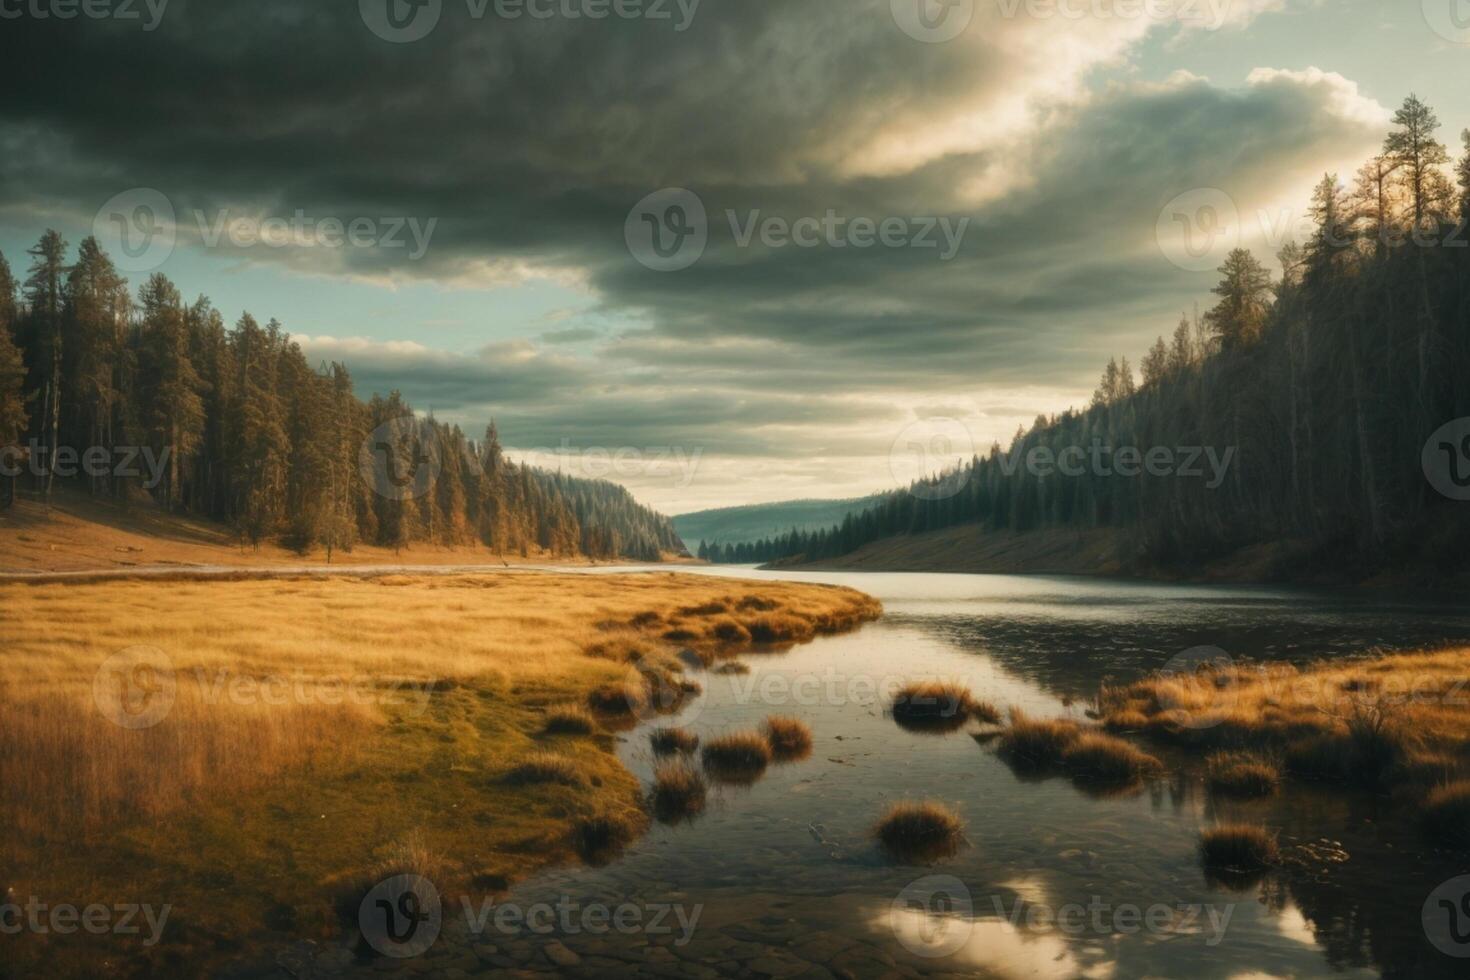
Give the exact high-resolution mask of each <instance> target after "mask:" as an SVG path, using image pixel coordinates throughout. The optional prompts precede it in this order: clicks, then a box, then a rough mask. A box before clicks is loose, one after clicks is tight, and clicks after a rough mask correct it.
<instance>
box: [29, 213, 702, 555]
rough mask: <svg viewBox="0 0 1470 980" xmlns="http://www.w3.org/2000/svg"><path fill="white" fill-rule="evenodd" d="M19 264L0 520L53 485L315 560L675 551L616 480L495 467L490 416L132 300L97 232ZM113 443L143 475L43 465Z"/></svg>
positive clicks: (179, 305)
mask: <svg viewBox="0 0 1470 980" xmlns="http://www.w3.org/2000/svg"><path fill="white" fill-rule="evenodd" d="M29 255H30V259H31V264H30V269H29V272H28V274H27V276H26V278H25V280H24V282H23V283H20V284H17V282H16V280H15V278H14V276H13V273H12V271H11V268H10V265H9V263H8V262H7V261H6V260H5V258H4V256H3V255H0V461H4V462H6V464H7V471H8V473H7V475H8V476H9V478H8V479H0V507H6V506H9V505H10V504H11V503H13V501H14V499H15V497H16V493H17V490H18V488H27V489H29V491H30V492H33V493H35V494H37V495H38V496H41V497H43V498H45V499H46V500H48V501H49V500H50V499H51V495H52V494H53V493H54V492H55V490H56V489H57V486H58V477H60V482H61V483H63V484H65V483H68V482H71V483H75V484H78V485H79V486H81V487H83V488H84V489H85V490H86V491H87V492H88V493H90V494H91V495H93V496H95V497H105V498H111V499H116V500H121V501H128V500H130V499H136V498H137V497H138V495H139V494H142V493H147V494H150V495H151V496H152V497H153V499H154V500H155V501H156V502H157V503H158V504H159V505H161V506H163V507H166V508H168V509H169V510H171V511H176V510H182V511H187V512H190V513H193V514H197V515H201V516H205V517H209V518H212V519H215V520H218V521H223V522H226V523H227V524H228V525H229V526H230V527H232V528H233V529H234V530H235V532H236V534H237V535H238V536H239V539H240V540H241V542H242V543H244V542H249V543H250V544H252V545H255V546H258V545H259V544H260V543H261V542H262V541H265V540H267V539H279V540H280V541H282V542H283V543H285V544H286V545H288V546H290V547H293V548H296V549H298V550H300V551H303V552H305V551H309V550H312V549H314V548H318V547H320V548H323V549H325V550H326V552H327V556H328V558H329V559H330V557H331V554H332V553H333V552H334V551H336V550H350V549H351V548H352V547H353V546H354V545H355V544H356V543H358V542H367V543H371V544H378V545H385V546H390V547H393V548H395V549H401V548H406V547H408V546H410V545H412V544H416V543H424V544H432V545H436V546H463V545H474V544H478V545H483V546H485V547H487V548H490V549H492V550H494V551H495V552H497V553H500V554H504V553H507V552H509V553H519V554H521V555H528V554H531V553H533V552H534V553H538V554H539V553H543V552H545V553H550V554H553V555H578V554H580V555H587V556H591V557H596V558H614V557H623V558H634V559H639V560H655V561H656V560H658V558H659V557H660V555H661V553H664V552H682V551H683V545H682V543H681V542H680V541H679V538H678V536H677V535H676V534H675V532H674V529H673V526H672V524H671V523H670V522H669V520H668V519H667V518H665V517H663V516H662V515H660V514H657V513H655V512H654V511H652V510H649V509H648V508H646V507H642V506H640V505H639V504H638V503H637V502H636V501H635V500H634V499H633V497H632V495H630V494H629V493H628V492H627V491H626V490H625V489H623V488H622V487H620V486H617V485H615V484H612V483H608V482H605V481H600V480H583V479H577V478H573V477H570V476H566V475H563V474H560V473H548V472H544V471H542V470H538V469H535V468H533V467H531V466H528V465H518V464H516V463H514V462H512V461H510V460H508V459H507V458H506V457H505V454H504V451H503V450H502V447H501V444H500V439H499V434H498V433H497V431H496V428H495V425H494V423H491V425H490V426H489V427H488V428H487V429H486V431H485V434H484V437H483V438H482V439H480V440H473V439H470V438H468V437H467V436H466V435H465V434H464V433H463V432H462V431H461V430H460V429H459V427H458V426H451V425H447V424H445V423H442V422H438V421H436V420H434V419H432V418H428V419H421V418H417V417H416V416H415V415H414V413H413V410H412V409H411V407H410V406H409V405H408V403H407V402H405V401H404V399H403V398H402V396H401V395H400V394H399V393H398V392H396V391H394V392H391V393H390V394H389V395H388V396H387V397H382V396H378V395H374V396H373V397H372V399H371V400H370V401H369V402H367V403H366V404H364V403H363V402H362V401H360V400H359V399H358V398H357V397H356V396H355V395H354V393H353V388H352V379H351V377H350V375H349V374H348V371H347V368H346V367H345V366H344V365H342V364H337V363H333V364H331V365H323V366H322V367H321V369H320V370H313V369H312V367H311V366H310V364H309V363H308V362H307V360H306V356H305V355H304V354H303V352H302V350H301V347H300V345H298V344H297V343H295V342H293V341H292V340H291V338H290V336H289V335H287V334H286V333H285V331H284V330H283V328H282V327H281V325H280V324H279V323H277V322H276V321H275V320H271V321H270V322H269V323H267V324H266V325H264V326H261V324H260V323H258V322H257V321H256V319H255V318H254V317H253V316H251V315H250V314H249V313H245V314H244V315H242V316H241V317H240V319H239V320H238V321H237V322H236V323H235V325H234V327H233V328H232V329H230V328H227V327H226V325H225V321H224V317H223V316H222V314H221V313H220V311H219V310H217V309H216V308H215V307H214V306H213V305H212V304H211V303H210V301H209V300H208V299H207V298H203V297H201V298H200V299H198V300H196V301H195V302H193V303H186V302H185V301H184V300H183V297H182V295H181V294H180V292H179V290H178V289H177V288H176V287H175V286H174V284H173V283H172V282H170V281H169V279H168V278H167V277H166V276H164V275H162V274H154V275H152V276H150V277H149V278H148V279H147V281H146V282H144V283H143V284H142V286H141V287H140V289H139V290H138V294H137V298H136V300H135V299H134V298H133V296H132V295H131V293H130V291H129V288H128V282H127V280H126V279H124V278H123V277H122V276H121V275H120V274H119V272H118V270H117V268H116V267H115V265H114V264H113V262H112V261H111V259H110V258H109V257H108V256H107V254H106V252H105V251H104V250H103V249H102V248H101V247H100V246H99V245H98V243H97V241H96V240H95V239H94V238H91V237H88V238H87V239H86V240H84V241H83V242H82V243H81V246H80V248H79V250H78V253H77V255H76V260H75V262H72V263H71V264H68V263H67V244H66V242H65V241H63V239H62V237H61V235H59V234H58V233H57V232H55V231H47V232H46V233H45V234H44V235H43V236H42V237H41V239H40V241H39V242H38V243H37V244H36V245H35V247H33V248H32V249H30V251H29ZM124 447H127V448H128V449H130V450H132V449H137V448H139V447H142V448H146V449H147V450H148V451H149V452H150V453H151V454H152V455H151V457H150V458H153V459H156V460H158V461H160V465H159V467H158V468H159V470H160V472H159V473H158V474H157V475H156V479H152V480H145V479H143V477H142V476H141V475H140V474H138V473H136V472H129V471H126V468H124V467H120V466H119V467H111V468H109V467H108V466H91V467H83V469H85V470H86V472H85V473H80V472H79V473H76V474H75V475H74V476H72V477H70V478H68V477H67V475H66V469H67V468H66V467H64V466H58V455H59V453H58V450H61V453H62V454H70V456H67V455H62V459H63V460H64V461H67V462H70V463H71V464H72V465H71V467H70V468H71V469H73V470H75V469H77V467H76V465H75V462H76V459H77V458H78V457H82V456H83V455H84V454H86V453H88V452H89V451H90V452H93V453H95V454H96V460H97V461H102V460H110V459H113V458H114V456H123V455H125V453H124V451H123V450H124ZM17 471H19V472H18V473H17ZM59 471H61V472H59Z"/></svg>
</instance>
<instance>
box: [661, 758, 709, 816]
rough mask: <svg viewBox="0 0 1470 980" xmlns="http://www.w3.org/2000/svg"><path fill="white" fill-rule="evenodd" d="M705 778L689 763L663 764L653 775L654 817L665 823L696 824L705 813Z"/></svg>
mask: <svg viewBox="0 0 1470 980" xmlns="http://www.w3.org/2000/svg"><path fill="white" fill-rule="evenodd" d="M707 792H708V790H707V787H706V786H705V781H704V776H703V774H701V773H700V771H699V770H698V769H696V768H694V766H693V765H691V764H690V763H689V762H688V760H685V759H678V760H675V761H671V762H661V763H659V765H658V768H657V769H655V770H654V773H653V794H652V795H653V813H654V816H655V817H657V818H658V820H659V822H661V823H679V822H680V821H685V820H693V819H694V818H695V817H697V816H698V815H699V814H701V813H703V812H704V801H705V795H706V793H707Z"/></svg>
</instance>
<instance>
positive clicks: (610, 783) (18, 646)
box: [0, 572, 880, 965]
mask: <svg viewBox="0 0 1470 980" xmlns="http://www.w3.org/2000/svg"><path fill="white" fill-rule="evenodd" d="M0 608H3V609H4V610H5V614H4V617H3V620H0V649H3V650H4V652H5V656H6V668H7V669H6V670H5V671H4V672H3V673H0V710H3V711H4V713H5V717H6V719H7V729H8V730H7V737H6V739H5V740H4V741H3V742H0V785H4V786H5V788H6V791H5V794H4V802H3V807H4V811H3V813H0V818H3V820H4V822H5V826H6V829H7V833H6V834H5V835H4V837H3V839H4V843H3V844H0V859H3V861H4V866H5V868H6V871H7V874H8V878H7V880H6V881H5V885H6V886H7V887H8V888H10V889H12V890H13V892H14V893H16V894H21V895H29V894H34V895H42V896H52V900H53V901H72V902H76V903H85V902H88V901H92V900H98V901H107V902H119V901H137V902H151V903H153V904H155V905H157V904H162V903H165V902H166V903H170V904H172V905H173V906H174V909H175V911H174V918H173V920H172V922H171V926H170V929H171V930H172V933H171V938H172V939H173V940H174V942H173V943H172V944H171V945H170V946H169V948H168V949H167V950H162V948H161V947H160V949H156V950H153V951H150V952H147V953H146V955H149V956H152V957H159V956H171V955H190V956H197V955H200V954H201V950H204V949H208V948H209V947H210V943H211V942H212V938H211V937H217V936H220V935H231V936H239V935H242V934H245V935H248V934H249V933H250V932H252V931H253V929H255V928H260V929H265V928H267V927H269V928H272V929H275V930H278V931H287V932H292V933H295V934H297V935H306V936H322V937H326V936H333V935H336V934H337V930H338V929H339V925H338V922H337V920H336V919H335V918H334V914H333V911H332V903H333V901H334V899H340V897H341V895H340V893H341V890H342V889H343V888H346V887H349V886H350V885H351V883H353V882H357V881H360V880H361V878H362V876H363V875H364V874H370V873H371V872H372V870H373V869H374V868H377V867H383V866H387V865H388V864H391V863H392V862H394V861H395V860H397V858H398V856H399V855H401V854H404V853H412V854H414V855H416V857H415V859H414V860H415V863H417V864H424V863H426V862H427V863H431V864H432V865H433V867H434V869H435V873H436V875H437V876H438V877H437V878H436V880H437V881H438V882H439V883H440V885H441V889H444V890H445V891H446V894H455V895H457V894H460V893H461V892H460V891H457V889H459V890H463V893H466V894H468V893H471V892H475V893H487V892H493V891H495V890H497V889H500V888H503V887H504V885H505V883H506V882H507V881H510V880H514V879H516V878H519V877H522V876H524V875H526V874H528V873H529V872H531V871H533V870H535V869H536V868H537V867H540V866H542V865H545V864H547V863H550V862H559V861H564V860H568V859H571V858H573V857H574V856H575V850H576V845H575V842H576V840H577V830H578V826H579V823H580V822H585V821H591V820H596V819H600V818H610V819H612V820H615V821H618V822H619V825H622V826H629V825H633V826H636V825H641V824H642V823H644V822H645V821H646V817H645V816H644V810H645V807H644V804H643V801H642V798H641V797H642V793H641V790H640V787H639V786H638V785H637V784H636V781H635V780H634V778H633V777H632V775H631V774H629V773H628V772H627V771H626V770H625V769H624V768H623V767H622V765H621V764H620V763H619V762H618V760H617V759H616V757H615V755H614V754H613V752H612V751H611V750H612V747H613V740H612V736H611V734H609V732H610V729H611V728H614V727H617V726H618V725H620V724H621V725H624V726H626V725H628V724H630V723H631V721H632V719H631V718H629V717H627V716H626V714H625V715H624V716H622V717H619V718H613V717H609V716H607V715H606V714H598V715H595V716H594V721H595V725H594V729H593V731H592V732H591V733H590V734H583V733H581V732H579V731H578V729H580V728H585V725H581V724H572V725H567V724H566V722H567V717H566V716H567V715H568V714H569V713H568V712H565V711H559V712H557V713H556V719H555V720H554V721H553V723H552V725H551V727H552V728H553V729H556V730H557V732H558V733H555V734H554V733H551V732H548V731H547V730H546V729H547V723H548V718H549V715H551V714H552V713H553V712H556V711H557V709H562V708H565V707H567V706H580V705H585V704H587V703H589V698H590V697H591V695H592V694H593V692H594V691H598V690H599V689H601V692H602V694H601V696H602V697H604V698H605V697H606V692H607V691H608V690H610V689H615V688H622V689H623V690H625V691H627V692H628V693H627V700H628V703H629V704H631V705H633V706H634V707H641V706H642V704H643V702H642V700H641V699H642V697H643V694H644V690H643V689H644V688H646V685H647V683H648V680H649V679H650V678H653V679H655V680H660V679H662V680H665V681H668V680H676V679H677V677H678V671H679V669H680V666H679V665H680V661H679V658H678V657H677V655H676V654H677V652H678V651H679V650H680V649H682V648H693V649H695V650H696V651H699V652H701V653H702V654H704V655H705V656H714V655H717V654H718V653H719V652H723V651H728V650H732V649H740V648H743V647H750V646H752V644H753V643H759V644H762V645H767V644H776V645H779V644H790V643H794V642H801V641H805V640H809V639H811V638H812V637H814V636H817V635H819V634H822V633H829V632H836V631H839V630H844V629H848V628H851V627H853V626H855V625H857V624H859V623H861V622H862V621H864V620H866V619H870V618H873V617H875V616H876V615H878V613H879V612H880V607H879V605H878V603H877V602H876V600H873V599H871V598H869V597H867V596H864V595H862V594H861V593H858V592H855V591H852V590H849V589H841V588H834V587H828V586H817V585H802V584H794V583H776V582H759V583H757V582H737V581H733V580H728V579H716V578H710V577H703V576H691V575H678V574H672V573H657V574H636V575H635V574H620V575H585V574H554V573H534V572H533V573H514V572H499V573H487V574H475V575H454V576H444V575H437V576H430V575H425V576H412V575H390V576H380V577H370V576H348V577H334V578H330V579H321V578H313V577H292V578H270V579H260V580H254V579H248V578H247V579H238V580H231V581H207V580H189V579H179V580H168V581H161V580H154V579H128V580H111V581H101V582H93V583H45V584H22V583H18V582H9V583H0ZM120 651H131V652H129V653H127V654H126V655H125V656H124V658H123V659H122V661H121V662H119V661H118V660H117V659H116V658H115V655H117V654H119V652H120ZM110 657H111V658H114V659H113V660H109V658H110ZM160 658H162V659H160ZM99 668H101V670H100V672H99ZM673 689H675V690H677V683H675V684H674V685H673ZM159 705H165V706H166V707H167V713H166V714H165V715H163V717H162V718H161V720H158V721H157V723H156V724H153V725H151V726H148V727H137V728H133V727H123V725H119V724H117V723H116V722H115V721H114V720H113V719H114V718H118V717H120V718H121V719H122V721H123V722H124V724H125V725H133V724H136V723H138V722H139V721H141V720H152V717H153V714H154V713H156V712H157V710H158V707H159ZM570 714H576V713H570ZM567 728H570V729H571V731H565V729H567ZM547 758H551V760H552V762H553V763H555V764H554V765H552V766H551V767H550V768H551V770H553V773H554V774H555V773H556V772H565V773H570V774H571V775H570V776H569V777H568V778H565V779H563V778H560V777H558V778H554V779H553V778H545V779H542V778H539V777H533V778H519V777H513V776H512V774H513V772H515V771H516V770H517V768H518V767H521V766H522V765H523V763H525V762H526V761H527V760H528V759H533V760H539V761H541V762H543V763H544V762H545V761H546V760H547ZM530 769H531V770H537V767H530ZM523 774H524V773H522V775H523ZM136 955H145V954H143V953H141V952H140V953H138V954H136ZM155 965H157V964H156V963H155Z"/></svg>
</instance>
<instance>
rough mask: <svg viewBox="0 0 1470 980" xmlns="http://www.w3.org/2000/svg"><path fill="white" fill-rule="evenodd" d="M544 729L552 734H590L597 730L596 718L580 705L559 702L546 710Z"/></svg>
mask: <svg viewBox="0 0 1470 980" xmlns="http://www.w3.org/2000/svg"><path fill="white" fill-rule="evenodd" d="M546 731H547V732H549V733H551V734H552V735H591V734H592V733H593V732H595V731H597V719H596V718H594V717H593V716H592V712H590V711H588V710H587V709H586V708H583V707H582V706H581V705H576V704H559V705H557V706H556V707H554V708H552V709H551V710H550V711H548V712H546Z"/></svg>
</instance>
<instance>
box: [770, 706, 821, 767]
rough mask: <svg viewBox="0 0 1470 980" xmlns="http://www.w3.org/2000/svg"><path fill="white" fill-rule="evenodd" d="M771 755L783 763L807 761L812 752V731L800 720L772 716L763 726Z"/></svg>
mask: <svg viewBox="0 0 1470 980" xmlns="http://www.w3.org/2000/svg"><path fill="white" fill-rule="evenodd" d="M761 734H762V735H764V736H765V738H766V744H767V745H769V746H770V747H771V755H772V756H773V757H775V758H776V759H777V760H778V761H781V762H794V761H797V760H799V759H805V758H806V757H807V756H809V755H811V752H812V730H811V728H809V727H808V726H807V723H806V722H804V721H802V720H801V719H800V718H791V717H785V716H780V715H772V716H771V717H769V718H767V719H766V720H765V722H764V723H763V724H762V725H761Z"/></svg>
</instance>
